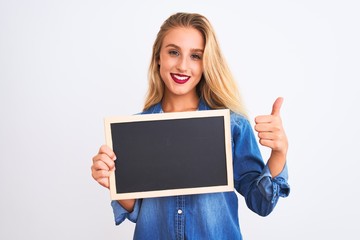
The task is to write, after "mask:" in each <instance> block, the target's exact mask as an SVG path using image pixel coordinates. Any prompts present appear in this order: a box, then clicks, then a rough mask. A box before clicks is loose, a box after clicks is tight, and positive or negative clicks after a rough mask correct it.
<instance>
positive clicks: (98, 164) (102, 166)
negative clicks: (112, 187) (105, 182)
mask: <svg viewBox="0 0 360 240" xmlns="http://www.w3.org/2000/svg"><path fill="white" fill-rule="evenodd" d="M92 169H94V171H98V170H105V171H110V169H111V168H110V167H109V166H108V165H107V164H106V163H105V162H103V161H95V162H94V164H93V166H92Z"/></svg>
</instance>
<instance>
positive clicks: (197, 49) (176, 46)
mask: <svg viewBox="0 0 360 240" xmlns="http://www.w3.org/2000/svg"><path fill="white" fill-rule="evenodd" d="M168 47H173V48H176V49H181V48H180V47H179V46H178V45H176V44H173V43H170V44H168V45H166V46H165V48H168ZM191 51H192V52H202V53H203V52H204V50H203V49H201V48H191Z"/></svg>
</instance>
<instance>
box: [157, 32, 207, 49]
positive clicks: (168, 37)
mask: <svg viewBox="0 0 360 240" xmlns="http://www.w3.org/2000/svg"><path fill="white" fill-rule="evenodd" d="M168 44H174V45H176V46H178V47H180V48H184V49H186V48H189V49H204V38H203V36H202V34H201V32H200V31H199V30H197V29H195V28H192V27H187V28H185V27H177V28H173V29H171V30H169V31H168V32H167V33H166V34H165V37H164V40H163V44H162V45H163V46H167V45H168Z"/></svg>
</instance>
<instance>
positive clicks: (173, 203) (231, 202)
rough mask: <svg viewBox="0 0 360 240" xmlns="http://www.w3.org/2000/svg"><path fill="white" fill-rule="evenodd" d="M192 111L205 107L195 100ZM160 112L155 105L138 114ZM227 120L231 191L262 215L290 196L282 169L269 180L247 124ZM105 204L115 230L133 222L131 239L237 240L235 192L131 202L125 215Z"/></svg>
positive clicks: (233, 117)
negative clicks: (238, 194)
mask: <svg viewBox="0 0 360 240" xmlns="http://www.w3.org/2000/svg"><path fill="white" fill-rule="evenodd" d="M198 110H210V108H209V107H208V106H207V105H206V104H205V103H204V102H203V101H200V103H199V109H198ZM161 112H163V111H162V108H161V104H160V103H159V104H157V105H154V106H153V107H151V108H150V109H148V110H147V111H145V112H143V113H142V114H150V113H161ZM230 119H231V134H232V140H231V141H232V154H233V171H234V187H235V189H236V191H237V192H238V193H240V194H241V195H242V196H243V197H244V198H245V201H246V204H247V206H248V207H249V208H250V209H251V210H252V211H254V212H255V213H257V214H259V215H260V216H266V215H268V214H270V213H271V212H272V210H273V209H274V207H275V206H276V204H277V202H278V199H279V197H287V196H288V194H289V192H290V187H289V185H288V183H287V179H288V174H287V167H286V166H285V167H284V169H283V171H282V172H281V173H280V174H279V175H278V176H277V177H275V178H272V177H271V175H270V171H269V168H268V166H267V165H265V164H264V161H263V159H262V156H261V153H260V151H259V147H258V143H257V140H256V138H255V135H254V132H253V130H252V127H251V125H250V123H249V122H248V120H247V119H246V118H244V117H243V116H241V115H239V114H236V113H233V112H231V115H230ZM111 205H112V208H113V212H114V217H115V223H116V225H118V224H120V223H122V222H123V221H124V220H125V219H129V220H130V221H132V222H134V223H136V226H135V232H134V239H135V240H183V239H190V240H192V239H195V240H202V239H206V240H211V239H213V240H219V239H221V240H225V239H231V240H236V239H242V236H241V231H240V226H239V219H238V198H237V194H236V193H235V191H232V192H221V193H208V194H194V195H185V196H171V197H159V198H144V199H137V200H136V202H135V206H134V210H133V211H132V212H131V213H129V212H127V211H126V210H125V209H124V208H123V207H122V206H121V205H120V204H119V203H118V202H117V201H112V202H111Z"/></svg>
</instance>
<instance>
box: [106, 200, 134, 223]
mask: <svg viewBox="0 0 360 240" xmlns="http://www.w3.org/2000/svg"><path fill="white" fill-rule="evenodd" d="M140 205H141V200H136V201H135V205H134V209H133V211H132V212H130V213H129V212H128V211H127V210H126V209H125V208H123V207H122V206H121V205H120V203H119V202H118V201H115V200H114V201H111V206H112V208H113V213H114V219H115V224H116V225H119V224H120V223H122V222H123V221H124V220H125V219H129V220H130V221H131V222H134V223H136V221H137V218H138V215H139V210H140Z"/></svg>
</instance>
